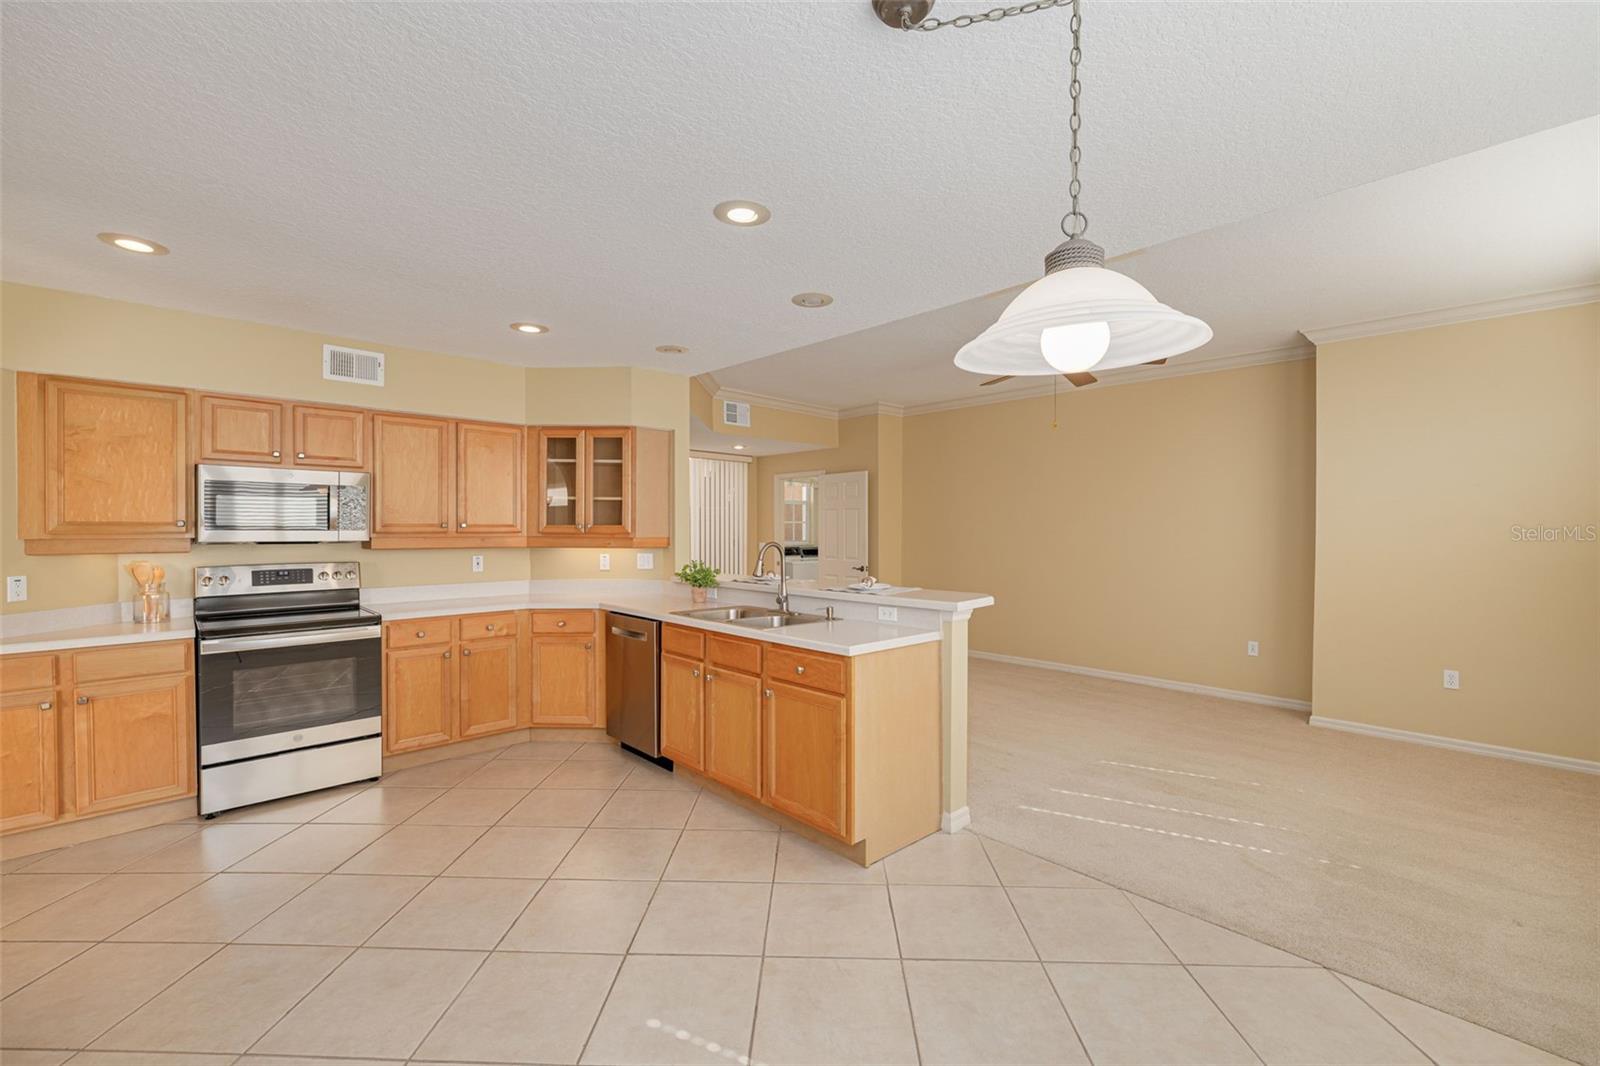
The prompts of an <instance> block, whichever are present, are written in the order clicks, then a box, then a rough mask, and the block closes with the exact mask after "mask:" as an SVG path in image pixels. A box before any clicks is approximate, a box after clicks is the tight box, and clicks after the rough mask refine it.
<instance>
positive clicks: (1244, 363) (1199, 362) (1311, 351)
mask: <svg viewBox="0 0 1600 1066" xmlns="http://www.w3.org/2000/svg"><path fill="white" fill-rule="evenodd" d="M1316 355H1317V351H1316V349H1315V348H1313V347H1311V346H1309V345H1300V346H1295V347H1289V348H1269V349H1267V350H1266V351H1261V352H1240V353H1238V354H1236V355H1218V356H1212V357H1211V358H1208V359H1185V360H1183V361H1182V362H1176V361H1175V362H1169V363H1168V364H1167V365H1166V366H1135V367H1126V368H1124V369H1122V370H1110V371H1106V376H1105V377H1103V378H1101V379H1100V380H1099V381H1098V382H1097V383H1095V384H1094V385H1088V386H1085V387H1084V388H1085V389H1087V390H1090V391H1093V390H1097V389H1106V388H1111V387H1112V386H1114V385H1134V384H1137V383H1139V382H1141V381H1157V380H1160V379H1161V378H1181V377H1188V376H1189V375H1191V374H1211V373H1215V372H1216V371H1219V370H1240V369H1243V368H1244V367H1250V366H1266V365H1267V364H1269V363H1292V362H1295V361H1296V360H1300V359H1314V358H1316ZM1178 358H1179V359H1183V357H1182V356H1179V357H1178ZM1042 380H1043V381H1044V384H1041V385H1031V386H1029V387H1028V388H1025V389H1007V390H1006V391H1004V392H999V393H988V392H984V393H979V394H977V395H974V396H962V397H959V398H957V399H954V400H939V401H937V402H935V403H923V404H916V405H914V406H911V407H907V408H905V413H906V415H907V416H908V417H910V416H913V415H929V414H934V413H936V412H939V411H955V410H958V409H960V408H962V407H987V406H988V405H990V404H996V403H1010V402H1012V401H1013V400H1028V399H1033V398H1034V397H1037V396H1049V395H1050V394H1051V392H1052V391H1054V392H1056V393H1057V394H1058V395H1060V396H1062V397H1067V396H1072V395H1075V394H1076V393H1077V392H1079V391H1080V390H1078V389H1075V388H1073V387H1072V386H1070V385H1065V384H1061V385H1059V387H1058V386H1057V385H1053V384H1051V379H1049V378H1044V379H1042Z"/></svg>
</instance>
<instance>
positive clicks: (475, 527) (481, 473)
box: [456, 422, 525, 534]
mask: <svg viewBox="0 0 1600 1066" xmlns="http://www.w3.org/2000/svg"><path fill="white" fill-rule="evenodd" d="M523 451H524V449H523V430H522V427H521V426H503V425H495V424H493V423H488V422H457V423H456V530H457V531H458V532H462V533H468V534H473V533H521V532H522V531H523V528H524V514H525V512H524V508H523V504H522V490H523V484H524V481H523V476H522V460H523Z"/></svg>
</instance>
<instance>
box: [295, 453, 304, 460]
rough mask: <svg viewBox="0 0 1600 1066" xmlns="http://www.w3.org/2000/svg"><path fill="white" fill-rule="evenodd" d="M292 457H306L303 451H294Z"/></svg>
mask: <svg viewBox="0 0 1600 1066" xmlns="http://www.w3.org/2000/svg"><path fill="white" fill-rule="evenodd" d="M294 457H295V458H296V459H304V458H305V457H306V453H305V452H295V453H294Z"/></svg>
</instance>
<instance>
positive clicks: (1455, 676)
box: [1444, 670, 1461, 688]
mask: <svg viewBox="0 0 1600 1066" xmlns="http://www.w3.org/2000/svg"><path fill="white" fill-rule="evenodd" d="M1444 687H1445V688H1460V687H1461V671H1460V670H1446V671H1445V672H1444Z"/></svg>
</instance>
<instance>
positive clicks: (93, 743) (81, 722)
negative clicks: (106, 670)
mask: <svg viewBox="0 0 1600 1066" xmlns="http://www.w3.org/2000/svg"><path fill="white" fill-rule="evenodd" d="M72 710H73V730H72V732H73V752H74V776H75V782H76V791H77V804H76V811H77V813H78V814H80V815H84V814H98V813H100V812H102V811H114V810H121V809H122V808H124V807H134V806H140V805H142V804H145V803H153V802H156V801H158V800H164V799H175V798H177V797H179V796H187V795H192V794H193V793H194V763H195V748H194V677H193V675H191V674H176V675H167V676H164V677H134V678H127V679H123V680H119V681H101V682H91V683H80V684H79V685H77V686H76V687H75V688H74V690H73V708H72Z"/></svg>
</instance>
